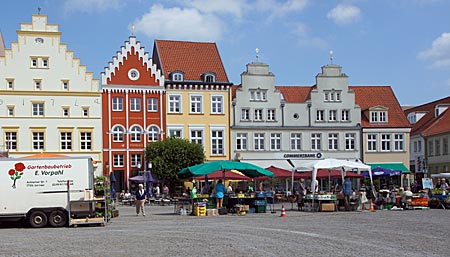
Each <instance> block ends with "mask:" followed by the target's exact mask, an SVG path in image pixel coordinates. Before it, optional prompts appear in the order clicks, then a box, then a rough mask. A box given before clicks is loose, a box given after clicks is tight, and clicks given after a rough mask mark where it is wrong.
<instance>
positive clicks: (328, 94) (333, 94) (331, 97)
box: [324, 91, 341, 102]
mask: <svg viewBox="0 0 450 257" xmlns="http://www.w3.org/2000/svg"><path fill="white" fill-rule="evenodd" d="M324 101H325V102H340V101H341V92H337V91H324Z"/></svg>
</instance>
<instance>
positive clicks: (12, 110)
mask: <svg viewBox="0 0 450 257" xmlns="http://www.w3.org/2000/svg"><path fill="white" fill-rule="evenodd" d="M15 109H16V108H15V106H8V107H7V111H8V117H14V116H15Z"/></svg>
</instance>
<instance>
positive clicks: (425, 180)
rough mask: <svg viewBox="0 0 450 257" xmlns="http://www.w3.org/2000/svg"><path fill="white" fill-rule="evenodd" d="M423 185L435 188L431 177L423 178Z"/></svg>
mask: <svg viewBox="0 0 450 257" xmlns="http://www.w3.org/2000/svg"><path fill="white" fill-rule="evenodd" d="M422 187H423V188H424V189H425V188H429V189H433V181H432V180H431V178H422Z"/></svg>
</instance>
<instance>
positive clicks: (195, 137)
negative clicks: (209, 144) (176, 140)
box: [191, 129, 203, 145]
mask: <svg viewBox="0 0 450 257" xmlns="http://www.w3.org/2000/svg"><path fill="white" fill-rule="evenodd" d="M191 142H192V143H196V144H199V145H203V130H201V129H193V130H191Z"/></svg>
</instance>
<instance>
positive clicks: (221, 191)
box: [215, 179, 227, 209]
mask: <svg viewBox="0 0 450 257" xmlns="http://www.w3.org/2000/svg"><path fill="white" fill-rule="evenodd" d="M215 190H216V207H217V209H219V208H222V205H223V197H224V196H225V192H226V191H227V190H226V189H225V186H224V185H223V184H222V180H221V179H219V182H217V184H216V189H215Z"/></svg>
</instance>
